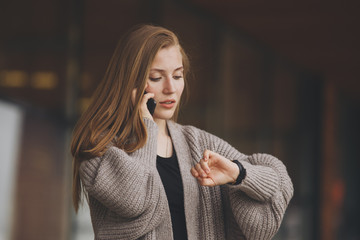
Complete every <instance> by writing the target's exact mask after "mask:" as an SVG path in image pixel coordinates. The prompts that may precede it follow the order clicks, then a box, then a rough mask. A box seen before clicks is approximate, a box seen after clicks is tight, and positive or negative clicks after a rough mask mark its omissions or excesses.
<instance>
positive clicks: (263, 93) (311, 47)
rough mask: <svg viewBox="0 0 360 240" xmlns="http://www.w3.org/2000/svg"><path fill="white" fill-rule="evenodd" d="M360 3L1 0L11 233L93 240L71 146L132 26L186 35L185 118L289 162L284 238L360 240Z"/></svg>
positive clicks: (1, 137) (2, 142)
mask: <svg viewBox="0 0 360 240" xmlns="http://www.w3.org/2000/svg"><path fill="white" fill-rule="evenodd" d="M359 7H360V2H359V1H357V0H344V1H339V0H338V1H332V0H328V1H313V0H301V1H300V0H293V1H288V0H287V1H285V0H274V1H254V0H243V1H233V0H222V1H215V0H206V1H205V0H186V1H185V0H184V1H180V0H103V1H95V0H87V1H85V0H65V1H64V0H27V1H25V0H14V1H5V0H3V1H0V26H1V32H0V152H1V158H0V165H1V168H0V187H1V188H0V240H4V239H6V240H7V239H15V240H23V239H24V240H25V239H26V240H27V239H29V240H32V239H36V240H39V239H40V240H41V239H44V240H45V239H46V240H48V239H54V240H57V239H59V240H60V239H61V240H64V239H71V240H72V239H74V240H80V239H81V240H82V239H93V233H92V228H91V223H90V218H89V212H88V209H87V206H86V204H85V205H84V207H83V208H82V209H81V210H80V213H79V214H78V215H75V214H74V211H73V209H72V205H71V177H72V175H71V161H72V159H71V155H70V151H69V142H70V136H71V132H72V129H73V127H74V124H75V122H76V120H77V119H78V117H79V116H80V115H81V113H82V112H83V111H84V110H85V109H86V107H87V106H88V103H89V99H90V98H91V95H92V93H93V91H94V89H95V88H96V86H97V84H98V83H99V81H100V80H101V79H102V77H103V74H104V73H105V69H106V67H107V64H108V62H109V60H110V57H111V55H112V52H113V50H114V49H115V45H116V43H117V41H118V40H119V38H120V37H121V36H122V34H123V33H124V32H125V31H126V30H128V29H129V28H130V27H131V26H133V25H134V24H138V23H154V24H159V25H162V26H165V27H167V28H169V29H171V30H173V31H175V32H176V33H177V34H178V35H179V36H180V40H181V42H182V44H183V46H184V48H185V49H186V50H187V52H188V53H189V55H190V60H191V63H192V72H193V74H194V77H192V78H191V79H190V81H189V85H190V98H189V101H188V103H187V104H186V105H185V106H184V108H183V109H182V111H181V115H180V120H179V122H180V123H183V124H191V125H194V126H197V127H199V128H202V129H205V130H207V131H208V132H211V133H214V134H216V135H218V136H220V137H222V138H223V139H225V140H227V141H228V142H230V143H231V144H232V145H234V146H235V147H236V148H237V149H239V150H240V151H242V152H244V153H245V154H251V153H254V152H266V153H270V154H273V155H275V156H277V157H279V158H280V159H281V160H282V161H283V162H284V163H285V165H286V166H287V169H288V172H289V174H290V176H291V178H292V180H293V183H294V187H295V195H294V198H293V199H292V201H291V203H290V205H289V208H288V210H287V212H286V215H285V218H284V221H283V223H282V226H281V228H280V230H279V232H278V234H277V235H276V237H275V239H284V240H286V239H294V240H298V239H310V240H312V239H314V240H315V239H323V240H331V239H346V240H347V239H349V240H350V239H351V240H353V239H360V229H359V226H360V220H359V216H360V205H359V202H360V196H359V195H360V191H359V184H360V174H358V170H359V157H358V152H357V150H358V149H359V147H360V140H359V139H360V138H359V137H358V135H359V133H360V126H359V123H360V82H359V80H360V71H359V67H360V65H359V63H360V61H359V55H360V46H359V43H360V32H359V29H360V28H359V22H360V21H359V20H360V15H359V10H360V8H359Z"/></svg>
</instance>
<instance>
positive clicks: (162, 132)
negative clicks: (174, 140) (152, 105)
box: [154, 118, 169, 136]
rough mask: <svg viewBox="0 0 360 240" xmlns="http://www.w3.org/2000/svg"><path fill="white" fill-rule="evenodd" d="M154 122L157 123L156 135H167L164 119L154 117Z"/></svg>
mask: <svg viewBox="0 0 360 240" xmlns="http://www.w3.org/2000/svg"><path fill="white" fill-rule="evenodd" d="M154 121H155V123H156V124H157V125H158V129H159V132H158V135H164V136H169V133H168V130H167V127H166V120H164V119H157V118H154Z"/></svg>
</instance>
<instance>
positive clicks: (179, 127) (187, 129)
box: [168, 121, 207, 135]
mask: <svg viewBox="0 0 360 240" xmlns="http://www.w3.org/2000/svg"><path fill="white" fill-rule="evenodd" d="M168 125H169V127H170V128H172V129H173V130H175V131H180V132H182V133H183V134H185V135H199V134H203V133H207V132H206V131H205V130H203V129H200V128H198V127H195V126H192V125H183V124H180V123H177V122H174V121H168Z"/></svg>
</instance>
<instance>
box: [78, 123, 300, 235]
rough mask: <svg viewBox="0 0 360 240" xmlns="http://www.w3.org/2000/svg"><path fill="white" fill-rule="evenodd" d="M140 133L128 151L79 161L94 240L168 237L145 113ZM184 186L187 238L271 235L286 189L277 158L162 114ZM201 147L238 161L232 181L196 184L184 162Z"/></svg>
mask: <svg viewBox="0 0 360 240" xmlns="http://www.w3.org/2000/svg"><path fill="white" fill-rule="evenodd" d="M144 121H145V125H146V127H147V130H148V139H147V143H146V144H145V146H144V147H143V148H141V149H139V150H137V151H135V152H134V153H131V154H128V153H126V152H124V151H123V150H121V149H119V148H116V147H110V148H109V149H108V150H107V151H106V153H105V154H104V155H103V156H101V157H97V158H93V159H90V160H86V161H84V162H83V163H82V164H81V167H80V176H81V181H82V184H83V185H84V187H85V189H86V191H87V193H88V196H89V206H90V213H91V220H92V225H93V229H94V234H95V239H153V240H155V239H156V240H163V239H164V240H171V239H173V236H172V234H173V233H172V226H171V216H170V211H169V207H168V201H167V198H166V194H165V190H164V187H163V184H162V182H161V179H160V176H159V174H158V172H157V169H156V149H157V146H156V144H157V132H158V128H157V125H156V123H155V122H153V121H151V120H148V119H145V120H144ZM167 124H168V128H169V132H170V135H171V138H172V140H173V144H174V149H175V151H176V154H177V157H178V161H179V167H180V172H181V177H182V181H183V186H184V205H185V206H184V207H185V218H186V227H187V234H188V239H189V240H211V239H213V240H220V239H248V240H252V239H254V240H255V239H256V240H259V239H271V238H272V237H273V236H274V235H275V233H276V232H277V230H278V229H279V227H280V224H281V221H282V219H283V215H284V212H285V209H286V207H287V205H288V203H289V201H290V199H291V198H292V196H293V185H292V183H291V180H290V178H289V176H288V174H287V171H286V168H285V166H284V165H283V164H282V162H281V161H279V160H278V159H276V158H275V157H273V156H270V155H267V154H254V155H251V156H246V155H244V154H242V153H240V152H239V151H237V150H236V149H235V148H233V147H232V146H230V145H229V144H228V143H227V142H225V141H224V140H221V139H220V138H218V137H216V136H214V135H212V134H209V133H207V132H205V131H202V130H200V129H197V128H195V127H192V126H182V125H179V124H177V123H174V122H172V121H168V122H167ZM205 149H209V150H212V151H214V152H217V153H219V154H221V155H223V156H224V157H226V158H227V159H231V160H232V159H237V160H239V161H240V162H241V163H242V164H243V166H244V167H245V168H246V171H247V176H246V178H245V180H244V181H243V182H242V183H241V184H240V185H237V186H231V185H222V186H216V187H203V186H200V185H199V184H198V182H197V180H196V179H195V178H194V177H193V176H192V175H191V173H190V169H191V167H192V166H194V165H195V164H196V163H197V162H198V161H199V160H200V159H201V158H202V154H203V152H204V150H205Z"/></svg>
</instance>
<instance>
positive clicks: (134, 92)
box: [131, 88, 137, 106]
mask: <svg viewBox="0 0 360 240" xmlns="http://www.w3.org/2000/svg"><path fill="white" fill-rule="evenodd" d="M136 92H137V89H136V88H134V89H133V90H132V92H131V102H132V104H133V106H134V105H135V100H136Z"/></svg>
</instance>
